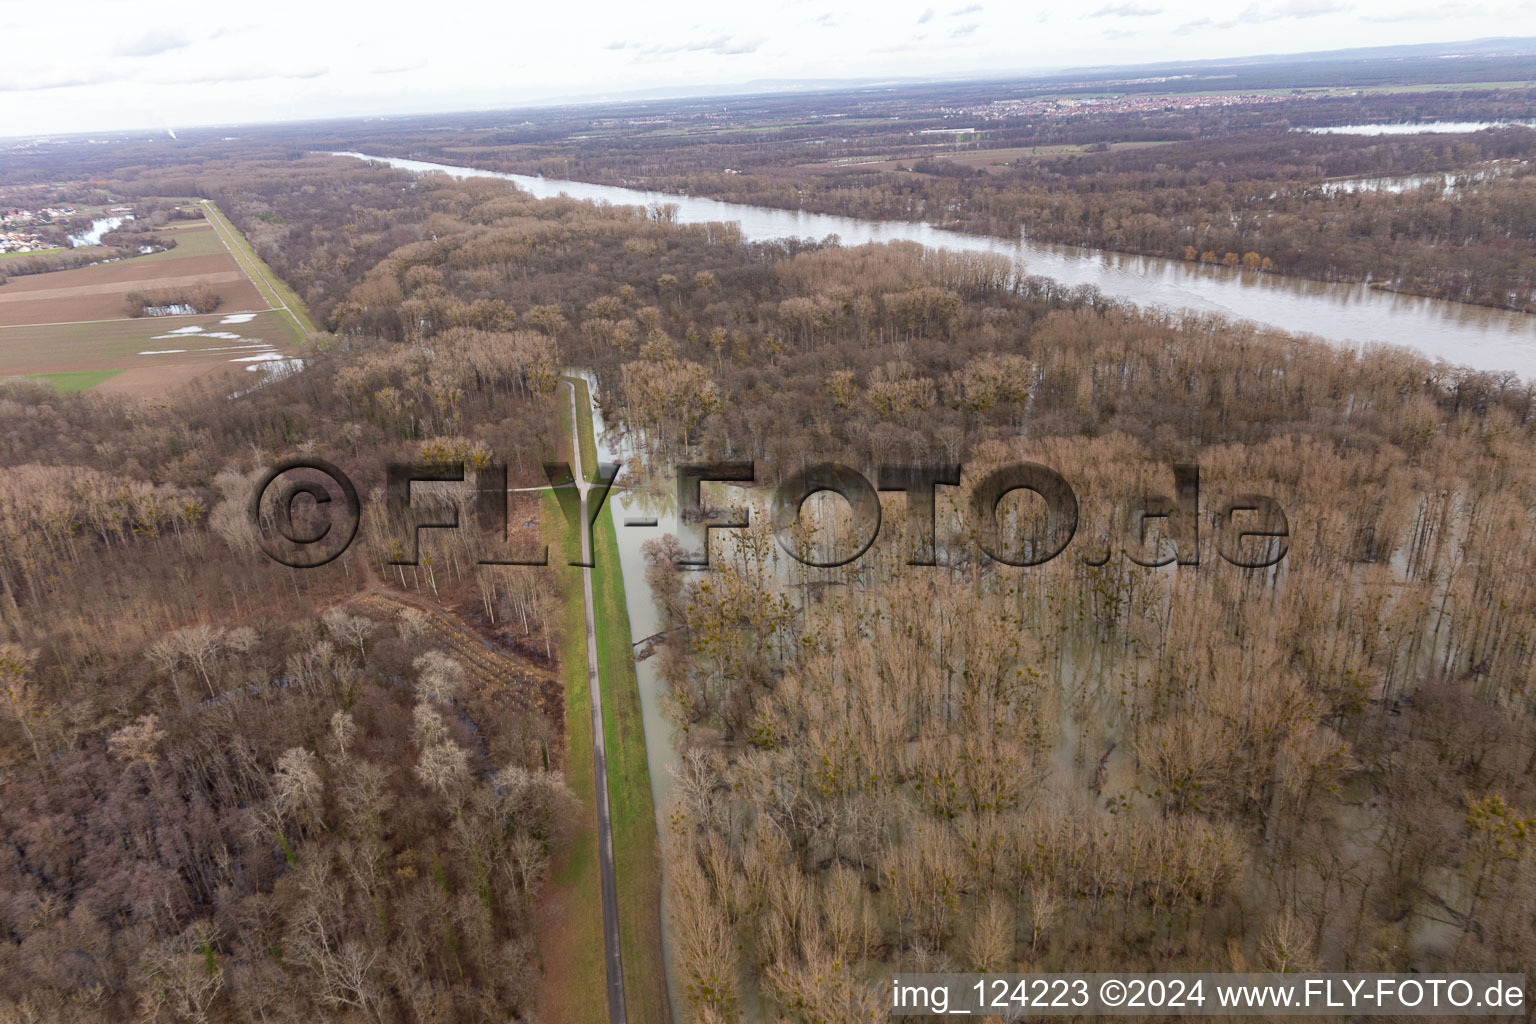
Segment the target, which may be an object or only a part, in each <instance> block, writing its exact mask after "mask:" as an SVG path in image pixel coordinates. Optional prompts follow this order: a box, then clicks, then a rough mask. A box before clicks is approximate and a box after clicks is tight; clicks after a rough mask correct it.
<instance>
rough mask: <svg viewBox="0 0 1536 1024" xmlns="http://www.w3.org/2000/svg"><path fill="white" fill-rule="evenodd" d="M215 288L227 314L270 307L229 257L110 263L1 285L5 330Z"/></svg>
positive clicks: (111, 315) (105, 315)
mask: <svg viewBox="0 0 1536 1024" xmlns="http://www.w3.org/2000/svg"><path fill="white" fill-rule="evenodd" d="M197 284H211V285H213V286H214V287H215V288H216V289H217V290H218V292H219V296H220V297H221V298H222V299H223V300H224V301H223V303H222V305H220V306H219V312H221V313H233V312H239V311H242V310H256V309H265V308H266V306H267V303H266V302H265V301H264V300H263V299H262V297H261V294H260V293H259V292H257V291H256V287H255V286H254V285H253V284H251V282H250V280H249V279H248V278H247V277H246V276H245V274H244V272H242V271H241V270H240V267H239V265H238V264H237V263H235V260H234V257H232V256H230V255H229V254H228V253H215V254H213V255H209V256H189V257H187V258H185V259H174V260H154V261H151V262H145V263H134V262H133V261H131V260H130V261H127V262H123V263H105V264H102V265H100V266H95V267H81V268H80V269H78V270H56V271H54V272H52V273H49V274H31V275H28V276H25V277H17V278H12V279H11V280H10V281H8V282H6V284H5V285H4V286H0V326H11V325H18V324H45V323H70V322H74V321H80V320H115V319H118V318H119V317H122V316H123V315H124V312H123V307H124V296H126V295H127V294H128V293H129V292H132V291H158V290H161V289H166V288H177V287H182V286H186V285H197Z"/></svg>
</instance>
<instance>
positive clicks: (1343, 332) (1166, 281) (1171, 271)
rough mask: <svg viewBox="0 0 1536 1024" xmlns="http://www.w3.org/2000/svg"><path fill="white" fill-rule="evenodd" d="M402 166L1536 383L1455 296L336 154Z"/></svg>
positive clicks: (1526, 333) (1518, 336)
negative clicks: (914, 259)
mask: <svg viewBox="0 0 1536 1024" xmlns="http://www.w3.org/2000/svg"><path fill="white" fill-rule="evenodd" d="M333 155H335V156H350V157H356V158H358V159H363V160H373V161H376V162H379V163H384V164H388V165H389V166H391V167H398V168H401V169H402V170H408V171H415V172H418V173H425V172H427V171H441V172H443V173H446V174H450V175H453V176H455V177H461V178H500V179H503V180H505V181H510V182H512V183H513V184H515V185H517V186H518V187H519V188H521V189H523V190H524V191H527V192H529V193H531V194H532V195H534V196H535V197H537V198H540V199H549V198H553V197H555V196H560V195H566V196H570V197H571V198H572V199H588V200H592V201H594V202H600V203H612V204H614V205H619V206H647V207H649V206H654V205H656V204H662V203H665V204H670V205H673V206H675V207H676V208H677V217H676V219H677V220H678V222H680V223H683V224H700V223H709V222H722V221H723V222H731V223H735V224H739V225H740V226H741V232H742V235H743V237H744V238H746V239H747V240H748V241H768V240H771V239H775V238H811V239H824V238H826V237H827V236H829V235H836V236H837V238H838V240H839V241H841V242H842V243H843V244H844V245H859V244H862V243H866V242H892V241H911V242H918V243H920V244H922V245H927V246H933V247H935V248H940V249H947V250H951V251H955V252H991V253H998V254H1001V255H1004V256H1008V257H1011V258H1013V259H1016V260H1020V261H1022V262H1023V264H1024V267H1025V269H1026V270H1027V272H1029V273H1031V274H1040V275H1043V276H1045V277H1050V278H1054V279H1055V280H1057V281H1060V282H1062V283H1063V284H1067V285H1093V286H1095V287H1097V288H1099V289H1100V290H1101V291H1103V292H1104V294H1106V295H1109V296H1112V297H1114V298H1117V299H1123V300H1126V301H1129V302H1134V303H1136V304H1138V305H1141V306H1163V307H1166V308H1170V309H1192V310H1196V311H1198V312H1204V313H1220V314H1223V315H1226V316H1230V317H1233V318H1236V319H1239V320H1252V321H1255V322H1257V323H1261V324H1265V325H1268V326H1271V327H1278V328H1281V329H1283V330H1287V331H1295V332H1298V333H1302V334H1311V335H1316V336H1317V337H1320V338H1322V339H1324V340H1325V341H1329V342H1332V343H1334V344H1337V345H1345V346H1355V345H1358V344H1361V343H1368V342H1382V341H1385V342H1392V343H1395V344H1399V345H1407V346H1409V347H1411V348H1415V349H1418V350H1419V351H1420V352H1423V353H1424V354H1425V355H1428V356H1430V357H1432V358H1440V359H1444V360H1446V361H1447V362H1451V363H1458V364H1461V365H1465V366H1471V367H1474V368H1476V369H1479V370H1494V371H1498V370H1511V371H1514V372H1516V373H1518V374H1520V375H1521V376H1523V377H1528V378H1536V315H1532V314H1529V313H1516V312H1511V311H1508V310H1501V309H1488V308H1485V307H1482V306H1471V305H1467V304H1465V303H1459V302H1446V301H1443V300H1440V299H1425V298H1418V297H1415V296H1409V295H1394V294H1392V293H1390V292H1382V291H1377V290H1375V289H1372V288H1370V287H1367V286H1366V285H1364V284H1329V283H1326V282H1322V281H1308V280H1305V279H1303V278H1296V277H1286V276H1283V275H1280V274H1260V273H1257V272H1254V271H1245V270H1239V269H1235V268H1230V267H1219V266H1211V265H1209V264H1199V263H1189V262H1185V261H1182V260H1168V259H1160V258H1157V257H1153V256H1132V255H1128V254H1124V253H1112V252H1102V251H1099V250H1095V249H1084V248H1080V247H1077V246H1068V245H1052V244H1047V243H1042V242H1033V241H1030V240H1029V239H1028V238H1027V237H1026V236H1025V235H1022V234H1021V236H1020V237H1019V238H1018V239H1017V240H1011V239H1007V238H997V237H992V236H987V235H969V234H964V233H962V232H958V231H947V230H945V229H943V228H936V227H934V226H932V225H930V224H924V223H913V222H908V221H874V220H860V219H858V218H854V217H836V216H832V215H830V214H822V213H807V212H805V211H801V210H778V209H773V208H770V207H764V206H749V205H745V204H741V203H726V202H721V201H720V200H718V199H703V198H699V197H696V196H677V195H670V194H668V193H665V192H648V191H643V190H640V189H631V188H620V187H617V186H614V185H593V184H590V183H587V182H580V181H565V180H562V179H559V178H541V177H534V176H531V175H527V174H503V173H500V172H497V171H482V170H477V169H475V168H469V167H455V166H452V165H449V164H438V163H428V162H426V161H423V160H406V159H402V158H400V157H375V156H367V155H365V154H362V153H350V152H348V153H336V154H333Z"/></svg>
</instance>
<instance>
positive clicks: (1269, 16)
mask: <svg viewBox="0 0 1536 1024" xmlns="http://www.w3.org/2000/svg"><path fill="white" fill-rule="evenodd" d="M1348 9H1349V4H1347V3H1343V2H1342V0H1286V2H1285V3H1279V4H1273V3H1252V4H1249V5H1248V6H1247V7H1246V8H1244V10H1243V13H1242V14H1239V15H1238V16H1237V20H1238V21H1242V22H1248V23H1249V24H1256V23H1259V22H1265V21H1283V20H1286V19H1288V18H1318V17H1321V16H1323V15H1325V14H1337V13H1339V12H1340V11H1346V10H1348Z"/></svg>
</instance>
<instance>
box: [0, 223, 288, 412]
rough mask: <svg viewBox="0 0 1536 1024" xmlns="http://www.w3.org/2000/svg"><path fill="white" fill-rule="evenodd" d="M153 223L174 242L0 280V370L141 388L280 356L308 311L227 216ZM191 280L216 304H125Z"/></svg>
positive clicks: (62, 383)
mask: <svg viewBox="0 0 1536 1024" xmlns="http://www.w3.org/2000/svg"><path fill="white" fill-rule="evenodd" d="M208 209H209V210H210V216H211V217H217V212H216V211H215V210H213V208H212V207H211V205H210V206H209V207H208ZM160 234H161V235H163V236H168V237H173V238H175V239H176V243H177V244H176V246H175V248H172V249H166V250H164V251H160V252H155V253H150V254H147V255H144V256H136V257H133V258H132V259H127V260H121V261H119V262H115V263H102V264H98V265H96V266H89V267H80V268H76V269H70V270H59V271H53V272H51V273H45V274H30V275H25V276H21V277H14V278H11V279H10V280H9V281H7V282H6V283H5V284H4V285H3V286H0V379H5V378H10V377H29V378H33V379H36V380H39V381H41V382H43V383H46V384H49V385H50V386H52V387H54V388H56V389H58V390H59V391H61V392H71V391H84V390H90V389H99V390H102V391H111V392H121V393H124V394H134V395H149V394H154V393H157V392H160V391H163V390H164V389H165V388H167V387H171V386H174V385H176V384H181V383H185V382H187V381H190V380H192V379H194V378H196V377H200V376H204V375H206V374H209V373H212V372H215V371H218V370H221V369H229V368H234V367H241V366H243V367H244V368H245V369H248V370H252V371H266V372H272V370H273V367H277V366H282V367H286V366H288V365H289V363H288V362H287V361H286V358H285V353H287V352H289V351H291V350H292V346H293V345H294V344H295V343H296V342H299V341H302V340H303V339H304V337H305V334H306V331H307V330H308V327H307V325H308V324H309V323H310V321H309V320H308V314H307V311H305V310H303V308H302V306H301V305H295V304H296V303H297V299H296V298H295V299H292V300H291V301H284V298H283V297H282V296H281V295H280V294H279V293H277V292H275V291H274V290H273V288H272V285H271V284H269V283H268V278H269V277H270V271H265V267H264V265H263V264H261V263H260V261H259V260H256V259H255V258H254V254H253V253H250V252H249V251H248V250H246V249H245V248H244V247H243V245H242V243H243V241H244V240H243V239H242V238H241V237H240V236H239V234H238V233H237V232H235V231H234V230H233V228H232V226H230V225H229V224H228V223H227V222H223V221H218V220H201V221H185V222H180V223H173V224H169V225H166V226H165V227H164V228H162V229H160ZM237 250H238V255H237ZM104 251H105V250H104ZM258 279H259V280H260V281H261V282H262V283H261V284H260V285H259V286H258V285H257V284H256V283H255V282H256V280H258ZM194 288H196V289H212V290H213V291H214V292H215V293H216V294H217V296H218V300H219V302H218V308H217V310H216V311H215V312H212V313H203V314H197V313H188V314H186V315H174V316H148V317H132V316H129V315H128V309H129V302H130V298H129V297H130V296H131V295H132V294H134V293H142V294H157V293H158V294H169V293H174V292H177V291H187V290H190V289H194Z"/></svg>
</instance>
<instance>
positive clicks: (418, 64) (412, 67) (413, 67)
mask: <svg viewBox="0 0 1536 1024" xmlns="http://www.w3.org/2000/svg"><path fill="white" fill-rule="evenodd" d="M426 66H427V58H425V57H418V58H417V59H416V60H408V61H405V62H403V63H400V64H385V65H382V66H380V67H376V68H374V69H373V70H372V71H370V72H369V74H372V75H399V74H403V73H404V72H407V71H420V70H421V69H422V68H424V67H426Z"/></svg>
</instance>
